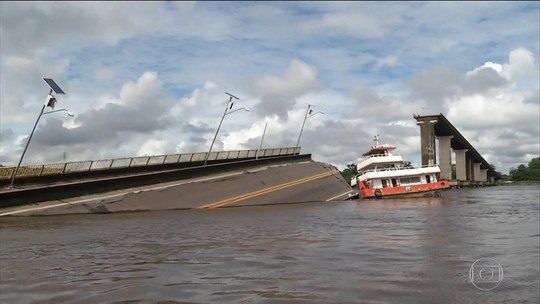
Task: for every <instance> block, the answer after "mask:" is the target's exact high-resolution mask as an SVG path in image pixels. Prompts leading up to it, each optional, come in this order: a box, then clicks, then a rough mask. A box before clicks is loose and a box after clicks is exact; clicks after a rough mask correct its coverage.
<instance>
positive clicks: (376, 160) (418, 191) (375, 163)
mask: <svg viewBox="0 0 540 304" xmlns="http://www.w3.org/2000/svg"><path fill="white" fill-rule="evenodd" d="M394 149H396V147H395V146H393V145H379V136H378V135H377V136H375V145H374V146H372V147H371V148H370V149H369V151H367V152H366V153H364V154H363V156H364V157H365V158H364V159H362V160H361V161H360V162H359V163H358V165H357V170H358V175H356V176H355V177H353V178H352V179H351V186H352V187H353V188H355V187H356V188H357V189H358V197H359V198H360V199H366V198H390V197H402V196H405V197H425V196H440V192H441V191H442V190H445V189H448V188H449V187H450V186H449V184H448V181H447V180H438V176H439V174H440V172H441V170H440V169H439V166H438V165H436V164H435V165H429V166H422V167H419V168H414V167H412V166H410V165H407V164H406V163H405V161H404V160H403V158H402V157H401V155H399V154H392V153H391V152H390V151H392V150H394Z"/></svg>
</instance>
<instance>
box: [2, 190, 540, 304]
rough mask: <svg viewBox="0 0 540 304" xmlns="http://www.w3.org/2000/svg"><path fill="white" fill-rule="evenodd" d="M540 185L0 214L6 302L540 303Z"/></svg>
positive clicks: (4, 298)
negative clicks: (410, 195)
mask: <svg viewBox="0 0 540 304" xmlns="http://www.w3.org/2000/svg"><path fill="white" fill-rule="evenodd" d="M539 301H540V186H538V185H533V186H498V187H486V188H470V189H453V190H448V191H446V192H445V193H444V196H443V197H441V198H429V199H428V198H426V199H395V200H376V201H344V202H314V203H304V204H292V205H274V206H260V207H241V208H224V209H214V210H188V211H186V210H178V211H165V212H164V211H159V212H157V211H156V212H140V213H123V214H93V215H66V216H47V217H17V218H15V217H10V218H9V217H3V218H0V303H539Z"/></svg>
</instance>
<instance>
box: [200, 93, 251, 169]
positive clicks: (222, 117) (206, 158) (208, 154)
mask: <svg viewBox="0 0 540 304" xmlns="http://www.w3.org/2000/svg"><path fill="white" fill-rule="evenodd" d="M225 94H227V95H229V102H228V103H227V107H225V111H224V112H223V116H221V121H220V122H219V125H218V128H217V130H216V135H214V139H213V140H212V144H211V145H210V150H208V153H207V154H206V157H205V158H204V164H205V165H206V162H207V161H208V157H209V156H210V152H212V148H213V147H214V143H215V142H216V138H217V136H218V133H219V129H220V128H221V124H223V119H225V116H226V115H228V114H232V113H234V112H237V111H240V110H244V111H246V112H249V109H246V108H240V109H236V110H234V111H229V110H230V109H232V107H233V105H234V102H233V101H232V100H233V98H234V99H236V100H240V98H238V97H236V96H234V95H232V94H229V93H227V92H225Z"/></svg>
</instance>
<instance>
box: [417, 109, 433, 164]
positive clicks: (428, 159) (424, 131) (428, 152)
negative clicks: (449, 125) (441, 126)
mask: <svg viewBox="0 0 540 304" xmlns="http://www.w3.org/2000/svg"><path fill="white" fill-rule="evenodd" d="M436 123H437V120H436V119H432V120H422V121H418V122H417V123H416V124H417V125H419V126H420V146H421V147H422V149H421V150H422V166H427V165H434V164H436V163H437V158H436V154H435V124H436Z"/></svg>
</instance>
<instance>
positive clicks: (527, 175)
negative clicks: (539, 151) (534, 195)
mask: <svg viewBox="0 0 540 304" xmlns="http://www.w3.org/2000/svg"><path fill="white" fill-rule="evenodd" d="M508 176H509V178H510V180H513V181H540V157H536V158H533V159H532V160H531V161H530V162H529V165H528V166H525V165H523V164H522V165H519V166H518V167H517V168H510V173H509V174H508Z"/></svg>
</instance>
